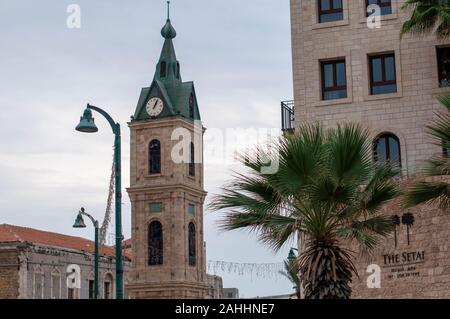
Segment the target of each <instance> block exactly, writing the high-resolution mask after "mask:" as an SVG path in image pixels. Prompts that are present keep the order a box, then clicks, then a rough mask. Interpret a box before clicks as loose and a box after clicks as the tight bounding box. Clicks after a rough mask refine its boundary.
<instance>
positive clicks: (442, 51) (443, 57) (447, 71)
mask: <svg viewBox="0 0 450 319" xmlns="http://www.w3.org/2000/svg"><path fill="white" fill-rule="evenodd" d="M436 56H437V63H438V76H439V86H440V87H448V86H450V79H449V76H450V47H437V48H436Z"/></svg>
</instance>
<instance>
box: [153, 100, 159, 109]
mask: <svg viewBox="0 0 450 319" xmlns="http://www.w3.org/2000/svg"><path fill="white" fill-rule="evenodd" d="M156 104H158V101H156V102H155V105H153V108H152V109H153V110H154V109H155V107H156Z"/></svg>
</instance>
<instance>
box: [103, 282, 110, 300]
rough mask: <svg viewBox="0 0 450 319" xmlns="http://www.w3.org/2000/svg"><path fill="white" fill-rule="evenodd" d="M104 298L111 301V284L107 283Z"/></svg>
mask: <svg viewBox="0 0 450 319" xmlns="http://www.w3.org/2000/svg"><path fill="white" fill-rule="evenodd" d="M104 297H105V299H111V283H110V282H107V281H106V282H105V287H104Z"/></svg>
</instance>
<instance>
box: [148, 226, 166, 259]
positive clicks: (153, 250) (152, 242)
mask: <svg viewBox="0 0 450 319" xmlns="http://www.w3.org/2000/svg"><path fill="white" fill-rule="evenodd" d="M148 264H149V265H150V266H155V265H162V264H163V229H162V224H161V223H160V222H159V221H154V222H151V223H150V225H149V226H148Z"/></svg>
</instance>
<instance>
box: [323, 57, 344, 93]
mask: <svg viewBox="0 0 450 319" xmlns="http://www.w3.org/2000/svg"><path fill="white" fill-rule="evenodd" d="M320 65H321V66H320V68H321V73H322V99H323V100H334V99H343V98H346V97H347V75H346V67H345V59H339V60H332V61H331V60H330V61H321V62H320Z"/></svg>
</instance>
